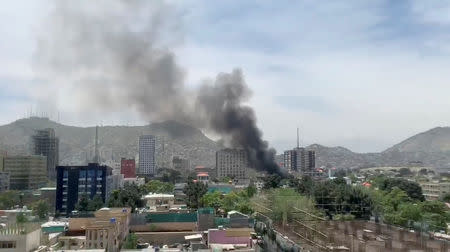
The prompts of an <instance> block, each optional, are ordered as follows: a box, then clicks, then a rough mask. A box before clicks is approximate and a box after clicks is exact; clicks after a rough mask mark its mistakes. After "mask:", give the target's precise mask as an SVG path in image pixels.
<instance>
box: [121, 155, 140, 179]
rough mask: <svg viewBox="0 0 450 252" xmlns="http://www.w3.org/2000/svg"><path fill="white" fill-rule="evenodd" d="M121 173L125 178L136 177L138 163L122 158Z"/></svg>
mask: <svg viewBox="0 0 450 252" xmlns="http://www.w3.org/2000/svg"><path fill="white" fill-rule="evenodd" d="M120 173H121V174H123V177H124V178H135V177H136V162H135V160H134V159H126V158H122V159H121V160H120Z"/></svg>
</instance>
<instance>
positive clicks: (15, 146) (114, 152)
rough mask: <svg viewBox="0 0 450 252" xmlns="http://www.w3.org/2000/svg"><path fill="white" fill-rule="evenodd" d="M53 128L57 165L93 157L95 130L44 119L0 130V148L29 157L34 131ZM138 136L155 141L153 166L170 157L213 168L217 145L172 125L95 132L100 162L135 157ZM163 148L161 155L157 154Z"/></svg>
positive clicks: (190, 129)
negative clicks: (57, 154)
mask: <svg viewBox="0 0 450 252" xmlns="http://www.w3.org/2000/svg"><path fill="white" fill-rule="evenodd" d="M43 128H54V129H55V133H56V135H57V136H58V137H59V138H60V163H61V164H82V163H85V162H86V160H91V159H92V157H93V156H94V141H95V140H94V139H95V127H73V126H67V125H62V124H58V123H56V122H53V121H51V120H48V119H46V118H37V117H33V118H26V119H20V120H17V121H15V122H13V123H11V124H8V125H4V126H0V148H1V149H5V150H7V151H8V153H10V154H26V153H29V146H30V145H29V144H30V136H31V135H32V134H33V133H34V130H35V129H43ZM142 134H152V135H156V136H157V137H158V141H157V146H156V149H157V153H158V155H157V162H158V163H159V164H160V165H161V164H165V165H170V160H171V158H172V156H173V155H182V156H185V157H187V158H189V159H190V160H191V163H192V165H213V164H214V162H215V161H214V157H215V152H216V150H217V148H218V147H217V144H216V143H215V142H214V141H212V140H211V139H209V138H207V137H206V136H205V135H204V134H203V133H202V132H201V131H200V130H198V129H196V128H193V127H190V126H188V125H184V124H180V123H177V122H174V121H167V122H162V123H154V124H151V125H148V126H103V127H100V128H99V150H100V156H101V158H102V159H103V160H110V159H111V158H112V159H114V160H116V161H118V160H120V158H121V157H135V156H136V155H137V153H138V146H137V144H138V138H139V136H140V135H142ZM163 144H164V154H163V152H162V151H161V150H162V148H163Z"/></svg>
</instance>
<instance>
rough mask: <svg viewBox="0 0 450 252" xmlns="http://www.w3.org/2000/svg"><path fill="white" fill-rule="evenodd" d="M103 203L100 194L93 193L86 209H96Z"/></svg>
mask: <svg viewBox="0 0 450 252" xmlns="http://www.w3.org/2000/svg"><path fill="white" fill-rule="evenodd" d="M104 205H105V204H104V203H103V198H102V196H100V195H95V196H94V198H92V200H90V201H89V203H88V206H87V209H88V211H96V210H98V209H100V208H102V207H103V206H104Z"/></svg>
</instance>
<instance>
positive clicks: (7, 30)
mask: <svg viewBox="0 0 450 252" xmlns="http://www.w3.org/2000/svg"><path fill="white" fill-rule="evenodd" d="M170 3H171V4H173V5H174V8H176V9H177V10H178V11H179V14H180V19H181V21H182V30H183V36H182V39H181V40H182V43H177V45H176V46H175V47H174V50H175V52H176V55H177V58H178V60H179V62H180V65H182V66H183V68H184V69H185V70H186V72H187V79H186V83H187V84H189V85H196V83H200V82H201V81H202V80H204V79H205V78H214V77H215V76H216V75H217V73H219V72H224V71H227V72H229V71H231V70H232V69H233V68H235V67H240V68H242V69H243V71H244V74H245V77H246V80H247V83H248V85H249V86H250V87H251V88H252V90H253V96H252V99H251V100H250V105H252V106H253V107H254V108H255V110H256V113H257V116H258V125H259V126H260V127H261V129H262V130H263V132H264V137H265V139H267V140H269V142H270V143H271V145H272V146H274V147H276V148H277V150H279V151H281V150H283V149H287V148H291V147H293V145H295V132H296V127H297V126H299V127H300V131H301V133H302V134H301V136H302V143H303V144H311V143H321V144H324V145H329V146H337V145H340V146H344V147H347V148H350V149H352V150H354V151H359V152H372V151H381V150H384V149H385V148H388V147H390V146H391V145H393V144H395V143H397V142H399V141H401V140H404V139H405V138H407V137H409V136H411V135H413V134H416V133H418V132H421V131H425V130H428V129H430V128H433V127H437V126H448V125H450V99H448V93H450V85H449V83H448V82H449V80H450V71H449V70H448V69H450V57H449V56H450V55H449V54H450V35H449V29H450V15H449V13H450V1H421V0H417V1H361V0H354V1H350V0H349V1H332V0H330V1H313V0H309V1H287V0H286V1H264V0H258V1H257V0H255V1H239V0H230V1H207V0H197V1H194V0H187V1H175V0H171V1H170ZM50 6H51V5H50V4H49V3H48V2H47V1H45V0H40V1H24V0H22V1H14V2H11V1H10V2H8V3H5V4H4V5H3V6H2V9H1V10H0V32H1V34H2V40H1V41H0V90H1V91H0V114H1V115H2V116H1V117H0V123H1V124H6V123H9V122H11V121H13V120H16V119H18V118H21V117H23V115H24V114H25V113H26V112H27V111H29V110H30V108H32V109H33V110H34V111H39V113H40V112H42V111H45V112H46V113H48V114H50V115H51V116H53V118H56V115H57V112H56V111H59V112H60V113H61V115H62V117H61V119H62V122H63V123H67V124H71V125H82V126H87V125H95V124H99V123H102V124H144V123H145V122H143V121H142V120H141V119H140V118H139V117H138V116H137V114H136V113H135V112H134V111H123V112H122V113H120V114H109V115H105V116H103V117H102V119H101V121H100V122H99V121H98V114H99V113H100V112H98V111H96V110H95V109H94V110H92V111H80V110H79V108H78V107H77V105H76V104H74V103H73V102H69V101H71V100H70V98H71V97H70V90H65V89H64V87H62V86H58V85H54V84H53V85H51V84H48V83H42V81H39V78H38V77H37V76H39V73H36V72H35V71H34V70H33V66H32V55H33V52H34V50H35V47H36V37H37V34H36V33H37V32H38V31H39V29H38V27H39V25H40V23H41V21H42V18H44V17H45V16H46V15H47V13H48V11H49V9H50ZM49 97H53V98H55V97H56V99H49ZM50 100H51V101H50Z"/></svg>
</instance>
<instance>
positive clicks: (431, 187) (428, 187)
mask: <svg viewBox="0 0 450 252" xmlns="http://www.w3.org/2000/svg"><path fill="white" fill-rule="evenodd" d="M420 187H422V193H423V196H425V199H426V200H438V199H439V198H441V197H442V196H444V195H445V194H447V193H450V183H422V184H420Z"/></svg>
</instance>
